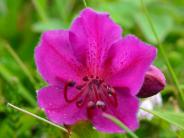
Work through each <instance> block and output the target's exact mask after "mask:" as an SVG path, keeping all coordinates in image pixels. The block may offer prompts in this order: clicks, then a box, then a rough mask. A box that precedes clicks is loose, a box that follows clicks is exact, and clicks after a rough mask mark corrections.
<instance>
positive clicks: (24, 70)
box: [0, 39, 36, 86]
mask: <svg viewBox="0 0 184 138" xmlns="http://www.w3.org/2000/svg"><path fill="white" fill-rule="evenodd" d="M0 40H1V42H2V46H3V47H4V48H5V49H6V50H7V51H8V52H9V53H10V55H11V56H12V57H13V58H14V59H15V61H16V62H17V64H18V65H19V66H20V68H21V69H22V71H23V72H24V74H25V75H26V76H27V77H28V78H29V80H30V82H31V83H32V84H33V85H34V86H36V81H35V79H34V78H33V75H32V74H31V72H30V71H29V69H28V68H27V67H26V65H25V64H24V62H23V61H22V60H21V59H20V58H19V56H18V55H17V53H16V52H15V51H14V50H13V49H12V48H11V46H10V45H9V44H8V43H7V42H6V41H4V40H2V39H0Z"/></svg>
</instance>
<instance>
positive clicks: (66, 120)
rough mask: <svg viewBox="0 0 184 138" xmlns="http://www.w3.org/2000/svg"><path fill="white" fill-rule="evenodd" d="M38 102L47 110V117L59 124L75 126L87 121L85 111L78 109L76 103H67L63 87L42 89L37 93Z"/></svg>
mask: <svg viewBox="0 0 184 138" xmlns="http://www.w3.org/2000/svg"><path fill="white" fill-rule="evenodd" d="M73 92H74V91H72V92H71V93H73ZM37 100H38V104H39V106H40V107H41V108H43V109H44V110H45V112H46V114H47V117H48V118H49V119H50V120H51V121H53V122H55V123H57V124H62V125H63V124H73V123H76V122H77V121H79V120H85V119H86V116H85V110H84V109H79V108H77V106H76V104H75V103H67V102H66V101H65V99H64V96H63V88H61V87H57V86H48V87H45V88H42V89H41V90H39V91H38V93H37Z"/></svg>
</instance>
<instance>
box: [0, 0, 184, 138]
mask: <svg viewBox="0 0 184 138" xmlns="http://www.w3.org/2000/svg"><path fill="white" fill-rule="evenodd" d="M144 3H145V5H146V7H147V9H148V11H149V13H150V16H151V18H152V20H153V23H154V26H155V29H156V31H157V33H158V36H159V39H160V40H161V42H162V46H163V48H164V50H165V51H166V53H167V57H168V58H169V60H170V62H171V64H172V67H173V68H174V71H175V73H176V75H177V78H178V80H179V82H180V87H181V88H182V89H183V88H184V85H183V84H184V62H183V60H184V1H183V0H144ZM87 5H88V6H90V7H92V8H94V9H95V10H98V11H106V12H109V13H110V15H111V17H112V18H113V19H114V21H115V22H117V23H118V24H120V25H121V26H122V28H123V30H124V32H123V35H126V34H129V33H133V34H135V35H137V36H138V37H140V38H141V39H142V40H144V41H146V42H149V43H151V44H153V45H156V40H155V37H154V35H153V33H152V30H151V28H150V25H149V23H148V21H147V19H146V17H145V15H144V12H143V9H142V7H141V4H140V0H88V1H87ZM83 8H84V4H83V2H82V0H0V138H59V137H62V138H65V137H66V138H67V137H69V136H68V135H67V134H65V133H63V132H62V131H61V130H59V129H57V128H55V127H53V126H50V125H47V124H45V123H44V122H41V121H38V120H36V119H34V118H32V117H29V116H27V115H26V114H23V113H20V112H18V111H16V110H13V109H11V108H9V107H7V105H6V103H7V102H10V103H13V104H15V105H17V106H19V107H22V108H24V109H26V110H28V111H31V112H33V113H35V114H38V115H40V116H42V117H45V116H44V113H43V112H42V111H41V110H40V109H39V108H38V106H37V104H36V89H39V88H41V87H42V86H44V85H45V83H44V82H43V81H42V79H41V78H40V76H39V75H38V73H37V72H36V68H35V64H34V60H33V55H34V48H35V46H36V44H37V43H38V41H39V38H40V34H41V33H42V32H43V31H45V30H49V29H63V28H65V29H66V28H69V27H70V24H71V22H72V19H73V18H74V17H75V16H76V15H77V14H78V13H79V11H80V10H81V9H83ZM155 65H157V66H158V67H160V68H161V69H162V71H163V72H164V73H165V75H166V78H167V86H166V88H165V90H164V91H163V92H162V98H163V102H164V103H163V106H162V108H161V109H162V110H169V111H172V112H177V111H182V105H184V104H182V103H181V101H180V100H179V98H178V93H177V91H176V88H175V85H174V84H173V81H172V79H171V76H170V74H169V72H168V70H167V68H166V65H165V63H164V61H163V57H162V56H161V54H160V52H158V57H157V60H156V61H155ZM171 119H172V117H171ZM179 119H181V120H184V116H181V118H179ZM183 122H184V121H183ZM183 125H184V124H183ZM72 131H73V132H74V133H73V134H72V136H71V137H72V138H128V137H129V136H128V135H123V134H104V133H100V132H97V131H96V130H94V129H92V126H91V125H90V124H89V123H84V122H82V123H79V124H77V125H75V126H72ZM136 134H137V135H138V136H139V137H140V138H183V137H184V132H183V130H182V129H178V128H176V127H175V126H173V125H171V124H170V123H167V122H166V121H164V120H162V119H160V118H157V117H155V118H154V119H153V120H151V121H146V120H142V121H141V124H140V128H139V129H138V130H137V131H136Z"/></svg>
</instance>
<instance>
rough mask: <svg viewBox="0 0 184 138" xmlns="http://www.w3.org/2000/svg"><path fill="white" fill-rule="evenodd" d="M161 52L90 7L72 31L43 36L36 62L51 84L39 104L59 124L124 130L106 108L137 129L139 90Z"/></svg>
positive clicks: (42, 90) (127, 124) (54, 32)
mask: <svg viewBox="0 0 184 138" xmlns="http://www.w3.org/2000/svg"><path fill="white" fill-rule="evenodd" d="M155 56H156V48H154V47H153V46H151V45H149V44H146V43H144V42H142V41H141V40H139V39H138V38H137V37H135V36H133V35H127V36H125V37H122V30H121V27H120V26H119V25H117V24H115V23H114V21H113V20H112V19H111V18H110V17H109V15H108V14H107V13H99V12H96V11H94V10H92V9H90V8H86V9H84V10H83V11H82V12H81V13H80V15H79V16H78V17H77V18H76V19H75V20H74V21H73V23H72V25H71V28H70V29H68V30H53V31H47V32H44V33H43V34H42V37H41V40H40V43H39V44H38V46H37V47H36V49H35V61H36V65H37V68H38V71H39V72H40V74H41V76H42V77H43V79H44V80H45V81H47V83H48V86H46V87H44V88H42V89H41V90H39V91H38V93H37V98H38V104H39V106H40V107H41V108H43V109H44V111H45V113H46V115H47V117H48V118H49V119H50V120H51V121H53V122H55V123H57V124H61V125H63V124H67V125H70V124H74V123H76V122H78V121H80V120H89V121H91V122H92V124H93V125H94V127H95V128H96V129H97V130H99V131H103V132H109V133H115V132H123V130H122V129H121V128H120V127H119V126H117V125H116V124H114V123H113V122H111V121H110V120H108V119H106V118H104V117H103V116H102V113H104V112H105V113H108V114H111V115H113V116H115V117H116V118H118V119H119V120H121V121H122V122H123V123H124V124H125V125H126V126H127V127H129V128H130V129H131V130H135V129H137V128H138V126H139V125H138V120H137V111H138V106H139V102H138V98H137V94H138V92H139V90H140V89H141V87H142V85H143V82H144V77H145V74H146V71H147V70H148V69H149V67H150V65H151V63H152V62H153V60H154V58H155ZM149 85H150V84H149ZM144 91H145V90H144ZM147 92H149V91H147ZM155 93H156V92H155ZM148 95H149V94H148ZM151 95H152V94H151Z"/></svg>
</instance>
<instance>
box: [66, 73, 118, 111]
mask: <svg viewBox="0 0 184 138" xmlns="http://www.w3.org/2000/svg"><path fill="white" fill-rule="evenodd" d="M82 80H83V81H82V84H79V85H76V83H75V82H74V81H68V82H67V83H66V84H65V86H64V98H65V100H66V102H68V103H71V102H76V105H77V107H78V108H82V107H83V106H84V105H87V109H88V110H91V109H95V108H99V109H101V110H103V111H105V110H106V107H107V105H108V104H111V105H113V106H114V107H117V104H118V103H117V97H116V93H115V90H114V88H112V87H111V86H110V85H108V84H107V83H106V82H105V81H104V80H103V79H100V78H99V77H98V76H93V75H91V76H85V77H83V79H82ZM69 88H75V89H76V92H77V94H76V95H75V96H73V98H71V99H70V98H69V97H68V89H69Z"/></svg>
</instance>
